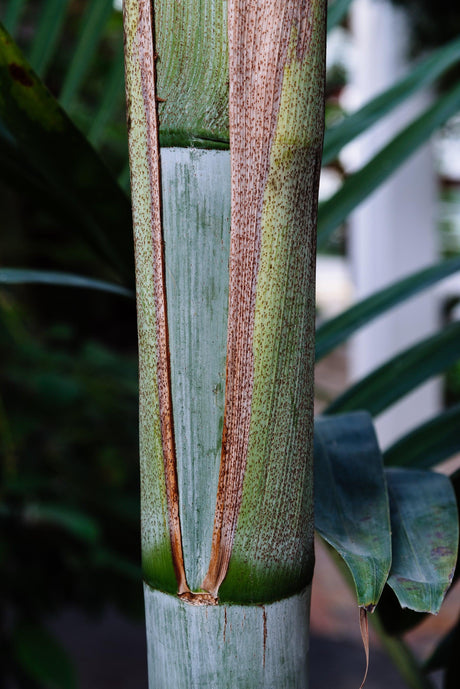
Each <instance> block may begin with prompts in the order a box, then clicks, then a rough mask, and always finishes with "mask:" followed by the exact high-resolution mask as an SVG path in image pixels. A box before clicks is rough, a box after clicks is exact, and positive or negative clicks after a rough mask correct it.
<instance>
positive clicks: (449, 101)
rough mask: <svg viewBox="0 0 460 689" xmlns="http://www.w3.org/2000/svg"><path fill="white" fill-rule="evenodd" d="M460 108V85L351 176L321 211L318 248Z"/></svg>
mask: <svg viewBox="0 0 460 689" xmlns="http://www.w3.org/2000/svg"><path fill="white" fill-rule="evenodd" d="M459 109H460V84H457V85H456V86H454V87H453V88H452V89H451V90H450V91H449V92H448V93H446V94H444V95H442V96H440V97H439V98H437V99H436V101H435V102H434V103H433V105H431V106H430V107H429V108H428V109H427V110H425V112H423V113H422V115H420V116H419V117H417V118H416V119H415V120H414V121H413V122H411V123H410V124H409V125H408V126H407V127H405V128H404V129H403V130H402V131H401V132H399V134H397V135H396V136H395V138H394V139H392V141H390V143H388V144H386V145H385V146H384V147H383V148H382V149H381V150H380V151H379V152H378V153H377V154H376V155H375V156H374V157H373V158H372V159H371V160H370V161H369V162H368V163H366V164H365V165H364V166H363V167H362V168H361V169H360V170H358V171H357V172H355V173H354V174H352V175H350V176H349V177H348V178H347V179H346V180H345V182H344V183H343V185H342V186H341V187H340V189H339V190H338V191H337V192H336V193H335V194H334V195H333V196H332V197H331V198H330V199H328V200H327V201H324V202H322V203H320V206H319V211H318V247H320V248H321V247H323V246H324V244H325V243H326V241H327V240H328V238H329V237H330V236H331V234H332V233H333V231H334V230H335V229H336V228H337V227H338V226H339V225H340V224H341V223H342V222H343V221H344V220H345V219H346V218H347V217H348V215H349V214H350V213H351V212H352V210H354V209H355V208H356V207H357V206H359V204H360V203H361V202H362V201H364V199H366V198H367V197H368V196H370V194H372V192H374V191H375V190H376V189H377V187H379V186H380V185H381V184H382V183H383V182H384V181H385V180H386V179H388V177H389V176H390V175H391V174H392V173H393V172H394V171H395V170H396V169H397V168H398V167H399V166H400V165H401V164H402V163H404V162H405V161H406V160H407V159H408V158H409V157H410V156H411V155H412V154H413V153H414V152H415V151H416V150H417V149H418V148H419V147H420V146H421V145H422V144H423V143H424V142H425V141H426V140H427V139H428V138H429V137H430V136H431V135H432V134H433V132H434V131H436V129H438V127H440V126H441V125H443V124H444V123H445V122H447V120H448V119H449V117H452V116H453V115H455V114H456V113H457V112H458V110H459Z"/></svg>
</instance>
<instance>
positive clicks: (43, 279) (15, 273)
mask: <svg viewBox="0 0 460 689" xmlns="http://www.w3.org/2000/svg"><path fill="white" fill-rule="evenodd" d="M0 284H3V285H19V284H41V285H60V286H61V287H80V288H85V289H95V290H100V291H102V292H112V293H113V294H119V295H121V296H124V297H134V293H133V292H132V291H131V290H129V289H126V287H122V286H121V285H115V284H113V283H111V282H105V281H104V280H95V279H94V278H89V277H86V276H85V275H74V274H72V273H61V272H57V271H50V270H34V269H31V268H0Z"/></svg>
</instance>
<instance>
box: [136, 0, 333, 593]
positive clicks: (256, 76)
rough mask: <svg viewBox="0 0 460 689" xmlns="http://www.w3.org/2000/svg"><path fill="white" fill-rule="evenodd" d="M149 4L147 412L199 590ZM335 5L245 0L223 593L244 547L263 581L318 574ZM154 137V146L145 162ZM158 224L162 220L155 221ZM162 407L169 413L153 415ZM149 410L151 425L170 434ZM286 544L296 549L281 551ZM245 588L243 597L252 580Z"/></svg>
mask: <svg viewBox="0 0 460 689" xmlns="http://www.w3.org/2000/svg"><path fill="white" fill-rule="evenodd" d="M133 4H134V6H136V4H135V3H130V7H132V5H133ZM129 11H130V12H133V10H132V9H130V10H129ZM136 12H137V15H136V16H135V17H128V18H127V21H126V25H127V26H128V27H132V30H129V31H128V32H127V54H131V55H132V54H133V51H134V53H136V57H135V61H134V62H135V64H134V67H130V68H129V69H128V68H127V83H128V81H129V79H131V80H132V82H133V83H134V82H136V80H138V81H137V82H136V83H137V84H138V89H140V91H141V93H142V98H141V99H140V100H138V101H137V102H136V103H134V102H132V103H130V102H129V103H128V105H129V117H130V120H131V128H130V148H131V165H132V170H133V171H134V172H132V179H133V208H134V211H133V212H134V224H135V228H136V227H138V228H144V231H143V232H141V231H139V232H137V233H136V229H135V236H136V264H137V265H138V266H139V273H138V274H139V275H140V274H142V278H141V280H139V281H138V319H139V342H140V348H141V347H142V348H143V349H142V355H140V361H141V367H145V370H141V381H142V380H147V381H148V379H149V370H150V371H151V370H156V372H157V374H156V377H155V380H154V381H153V382H148V383H147V384H146V386H145V392H144V393H143V392H142V389H141V426H142V423H143V421H142V418H144V419H147V418H149V419H151V420H150V421H149V422H148V423H150V424H151V425H152V424H153V425H154V424H155V423H156V421H155V418H156V417H155V414H157V417H158V426H159V427H160V428H161V450H160V454H161V456H162V458H163V467H164V489H163V488H162V487H161V486H162V485H163V477H160V479H161V480H160V481H159V483H160V484H161V485H160V487H159V489H158V490H157V493H156V495H157V498H156V499H158V501H159V503H161V501H162V499H163V498H162V495H163V493H162V490H164V497H165V502H166V503H167V520H168V530H169V537H170V543H171V553H172V559H173V566H174V571H175V575H176V578H177V581H178V587H179V593H180V594H183V593H187V592H188V587H187V583H186V577H185V571H184V561H183V554H182V545H181V529H180V521H179V500H178V484H177V476H176V458H175V445H174V427H173V418H172V404H171V380H170V370H169V349H168V324H167V316H166V293H165V269H164V256H163V245H162V211H161V191H160V190H161V186H160V158H159V145H158V118H157V94H156V87H155V64H154V62H155V61H154V47H153V41H152V20H151V16H150V13H151V8H150V3H149V2H148V0H140V1H139V3H138V5H137V8H136ZM324 17H325V3H324V1H323V0H245V1H244V2H243V1H242V0H229V8H228V36H229V82H230V106H229V118H230V148H231V170H232V172H231V195H232V198H231V204H232V207H231V251H230V266H229V317H228V338H227V366H226V391H225V413H224V424H223V426H224V427H223V436H222V453H221V461H220V473H219V483H218V492H217V501H216V510H215V522H214V531H213V538H212V549H211V559H210V564H209V569H208V573H207V575H206V577H205V580H204V583H203V588H204V589H205V590H207V591H209V592H210V593H211V594H212V595H213V596H216V597H217V594H218V591H219V588H220V586H221V584H222V583H223V582H224V580H225V578H226V575H227V572H228V568H229V565H231V562H232V555H233V554H234V553H235V550H236V553H237V560H238V563H241V562H243V561H244V563H246V564H248V566H249V569H251V562H252V561H253V562H254V571H255V570H256V569H258V572H259V573H258V574H257V576H258V577H259V575H260V577H262V578H263V577H264V576H265V574H264V573H263V572H264V571H265V569H267V571H268V570H270V568H271V565H273V567H272V568H271V569H272V571H271V573H270V576H272V578H273V577H274V578H275V579H276V578H277V577H278V574H277V573H278V571H280V572H281V571H282V572H284V573H285V572H286V571H287V570H289V569H290V568H291V569H292V563H294V569H295V572H294V574H293V575H292V577H291V579H293V581H291V582H290V584H289V587H288V588H289V592H288V593H290V592H291V591H292V590H300V588H301V587H302V586H304V585H306V583H308V582H307V581H306V577H307V576H308V574H307V572H308V571H310V570H311V567H312V562H313V557H312V533H313V520H312V487H311V484H312V477H311V474H312V472H311V454H312V447H311V445H312V442H311V440H312V390H313V385H312V370H313V327H314V325H313V323H314V266H315V236H316V212H317V188H318V181H319V168H320V159H321V147H322V137H323V79H324V26H325V21H324ZM318 27H319V30H318ZM160 59H161V56H160ZM136 60H137V62H136ZM136 65H137V66H136ZM131 86H132V85H131ZM128 93H129V90H128ZM168 102H169V101H168ZM136 147H137V148H136ZM142 147H145V150H146V151H147V152H148V155H147V160H146V161H145V163H144V162H142V150H143V148H142ZM144 157H145V156H144ZM136 166H137V167H136ZM136 208H137V210H136ZM146 227H149V228H150V232H145V228H146ZM149 300H150V301H149ZM149 309H150V310H151V311H153V313H154V320H153V321H152V319H151V316H149V313H150V311H149ZM150 377H151V376H150ZM155 395H156V398H157V400H158V402H155ZM155 404H157V408H158V409H157V412H155V409H154V413H151V411H150V409H151V408H154V407H155ZM149 414H150V416H149ZM148 423H147V422H146V421H145V436H146V437H147V438H148V437H149V433H150V437H154V435H155V434H154V433H152V432H150V431H149V425H148ZM157 435H158V434H157ZM141 436H142V433H141ZM149 442H150V440H147V442H146V454H147V455H148V456H149V457H151V458H153V459H152V460H151V463H152V462H153V463H155V462H156V461H157V459H155V458H156V457H158V455H159V452H158V448H157V447H156V448H154V447H153V444H154V443H153V441H152V447H150V446H149ZM141 454H142V448H141ZM149 461H150V460H149ZM148 480H151V478H150V476H149V477H148ZM146 481H147V479H146ZM149 490H150V489H149V487H148V486H147V487H144V494H145V495H147V496H149V495H153V491H151V490H150V492H149ZM242 513H243V519H241V514H242ZM182 518H183V519H185V515H182ZM154 519H156V522H155V524H154V529H153V531H154V530H155V529H156V532H155V533H158V534H160V536H159V537H158V538H157V540H158V541H161V538H162V536H161V529H162V525H161V514H160V516H159V517H158V519H157V517H156V516H155V517H154ZM259 535H260V538H259ZM152 542H153V541H152ZM283 549H284V550H285V554H286V557H285V558H284V562H281V561H282V560H283V552H282V551H283ZM151 550H152V552H153V550H154V548H153V547H152V548H151ZM256 551H257V553H256ZM252 558H253V560H252ZM257 558H259V559H257ZM234 559H235V558H234ZM262 561H263V562H262ZM244 563H243V564H244ZM280 563H281V564H280ZM299 563H300V564H299ZM245 566H246V565H245ZM280 568H281V569H280ZM261 572H262V573H261ZM251 576H252V575H251ZM283 576H284V574H283ZM290 576H291V575H290V574H289V572H288V578H289V577H290ZM250 578H251V577H250ZM278 578H279V577H278ZM294 579H295V581H294ZM254 581H256V580H255V579H254ZM252 583H254V582H252ZM270 586H271V584H270ZM270 586H269V587H268V588H267V589H266V590H265V591H264V592H261V594H260V596H261V598H258V594H257V592H254V593H251V594H250V596H252V598H251V599H256V600H264V599H267V600H268V599H272V598H273V596H278V594H279V592H278V590H275V589H274V588H273V586H271V588H270ZM256 588H257V587H256ZM275 588H276V587H275ZM281 594H282V595H284V594H283V592H282V591H281ZM231 595H233V593H232V594H231ZM286 595H287V594H286ZM235 596H236V598H235V600H238V593H237V592H236V593H235ZM264 596H266V597H267V598H264Z"/></svg>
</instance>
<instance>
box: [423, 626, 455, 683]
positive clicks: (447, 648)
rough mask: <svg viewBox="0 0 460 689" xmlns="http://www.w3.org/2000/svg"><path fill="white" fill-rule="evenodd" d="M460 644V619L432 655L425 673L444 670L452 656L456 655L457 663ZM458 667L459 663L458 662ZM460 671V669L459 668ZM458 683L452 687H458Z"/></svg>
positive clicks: (426, 665) (425, 666)
mask: <svg viewBox="0 0 460 689" xmlns="http://www.w3.org/2000/svg"><path fill="white" fill-rule="evenodd" d="M459 643H460V618H459V621H458V622H457V624H456V625H455V626H454V627H453V628H452V629H449V631H448V632H447V634H445V635H444V636H443V638H442V639H441V641H440V642H439V644H438V645H437V646H436V648H435V649H434V651H433V653H432V654H431V655H430V657H429V658H428V660H427V661H426V663H425V664H424V666H423V668H424V670H425V672H434V671H435V670H442V669H445V668H446V667H447V665H449V662H450V660H451V658H452V656H453V655H454V654H455V656H456V659H455V660H456V661H457V660H458V648H459ZM456 664H457V666H458V662H456ZM458 669H460V667H459V668H458ZM459 679H460V675H459ZM458 684H459V683H458V682H457V684H455V685H452V687H453V688H454V689H455V688H456V687H458Z"/></svg>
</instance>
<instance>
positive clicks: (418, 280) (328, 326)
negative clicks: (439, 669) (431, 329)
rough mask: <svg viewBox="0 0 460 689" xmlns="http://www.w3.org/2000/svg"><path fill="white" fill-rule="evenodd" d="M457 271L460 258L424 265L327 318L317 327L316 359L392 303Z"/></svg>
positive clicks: (410, 295) (459, 266) (392, 304)
mask: <svg viewBox="0 0 460 689" xmlns="http://www.w3.org/2000/svg"><path fill="white" fill-rule="evenodd" d="M457 270H460V258H453V259H450V260H448V261H442V263H437V264H436V265H434V266H431V267H430V268H424V269H423V270H420V271H419V272H417V273H414V274H413V275H410V276H409V277H406V278H403V279H402V280H399V281H398V282H394V283H392V284H391V285H390V286H389V287H386V288H385V289H382V290H379V291H378V292H375V293H374V294H371V296H370V297H367V298H366V299H363V300H362V301H360V302H358V303H357V304H355V305H354V306H352V307H351V308H349V309H347V310H346V311H344V312H343V313H341V314H339V315H338V316H336V317H335V318H331V319H330V320H328V321H326V323H323V324H322V325H320V326H319V327H318V328H317V330H316V361H319V360H320V359H322V358H323V357H324V356H326V354H329V352H330V351H331V350H332V349H334V347H337V346H338V345H339V344H341V343H342V342H344V341H345V340H346V339H347V338H348V337H350V335H352V334H353V333H354V332H355V331H356V330H358V329H359V328H360V327H362V326H364V325H367V324H368V323H369V322H370V321H371V320H373V319H374V318H377V316H380V315H381V314H382V313H385V311H387V310H388V309H390V308H391V307H392V306H395V305H396V304H399V303H400V302H401V301H404V300H405V299H409V298H410V297H413V296H414V295H416V294H418V293H419V292H420V291H422V290H424V289H426V288H428V287H430V286H431V285H433V284H435V283H437V282H438V281H439V280H442V279H443V278H445V277H447V276H448V275H451V274H452V273H455V272H456V271H457Z"/></svg>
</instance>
